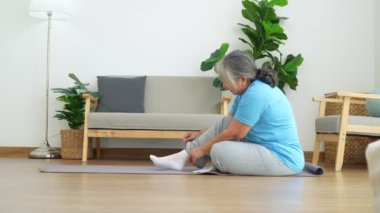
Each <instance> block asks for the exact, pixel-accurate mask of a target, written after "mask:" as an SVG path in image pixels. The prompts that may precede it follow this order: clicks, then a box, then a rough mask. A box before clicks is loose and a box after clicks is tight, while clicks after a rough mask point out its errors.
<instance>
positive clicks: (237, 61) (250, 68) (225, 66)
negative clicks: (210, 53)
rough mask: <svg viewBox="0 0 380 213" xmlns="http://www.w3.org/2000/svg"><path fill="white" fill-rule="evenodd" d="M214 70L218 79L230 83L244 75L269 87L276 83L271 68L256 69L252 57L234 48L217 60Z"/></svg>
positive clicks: (274, 74)
mask: <svg viewBox="0 0 380 213" xmlns="http://www.w3.org/2000/svg"><path fill="white" fill-rule="evenodd" d="M214 70H215V72H216V73H217V74H218V75H219V78H220V80H222V81H227V82H229V83H232V84H233V85H234V86H236V85H235V81H236V80H237V79H239V78H240V77H246V78H247V79H248V80H250V82H253V81H254V80H256V79H259V80H261V81H263V82H265V83H267V84H269V85H270V86H271V87H274V86H276V85H277V76H276V72H275V71H274V70H271V69H257V68H256V65H255V61H254V60H253V58H252V57H251V56H249V55H247V54H246V53H244V52H243V51H240V50H234V51H232V52H231V53H229V54H228V55H226V56H225V57H224V58H223V59H222V60H221V61H219V62H218V63H217V64H216V65H215V67H214Z"/></svg>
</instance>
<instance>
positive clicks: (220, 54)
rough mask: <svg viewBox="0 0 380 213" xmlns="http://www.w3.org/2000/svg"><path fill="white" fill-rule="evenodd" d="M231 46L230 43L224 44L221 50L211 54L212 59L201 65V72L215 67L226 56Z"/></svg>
mask: <svg viewBox="0 0 380 213" xmlns="http://www.w3.org/2000/svg"><path fill="white" fill-rule="evenodd" d="M229 46H230V45H229V44H228V43H223V44H222V45H221V46H220V48H219V49H217V50H215V51H214V52H213V53H211V55H210V57H209V58H208V59H206V60H204V61H202V63H201V70H202V71H208V70H210V69H212V68H213V67H214V65H215V64H216V63H217V62H218V61H220V60H221V59H222V58H223V57H224V55H225V54H226V52H227V50H228V47H229Z"/></svg>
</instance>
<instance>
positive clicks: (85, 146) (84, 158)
mask: <svg viewBox="0 0 380 213" xmlns="http://www.w3.org/2000/svg"><path fill="white" fill-rule="evenodd" d="M86 133H87V132H86V131H85V134H84V136H83V153H82V162H84V163H85V162H87V153H88V137H87V134H86Z"/></svg>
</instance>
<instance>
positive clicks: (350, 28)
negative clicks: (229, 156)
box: [0, 0, 375, 150]
mask: <svg viewBox="0 0 380 213" xmlns="http://www.w3.org/2000/svg"><path fill="white" fill-rule="evenodd" d="M76 2H77V5H76V6H77V7H76V10H75V13H74V15H73V17H72V19H71V20H69V21H68V22H54V23H53V33H52V65H51V70H52V72H51V78H50V79H51V87H66V86H68V85H70V84H71V82H70V80H69V79H68V78H67V73H69V72H74V73H76V74H77V76H78V77H80V79H82V80H83V81H85V82H90V83H91V85H92V87H95V84H96V76H97V75H117V74H127V75H187V76H198V75H213V73H212V72H210V73H202V72H201V71H200V70H199V64H200V62H201V61H202V60H203V59H205V58H206V57H207V56H208V55H209V54H210V52H211V51H213V50H214V49H215V48H217V47H218V46H219V45H220V43H222V42H223V41H227V42H230V43H231V46H232V48H242V47H243V45H242V44H241V42H240V41H238V37H239V36H241V33H240V31H239V28H238V26H237V25H236V23H237V22H245V20H244V19H242V18H241V15H240V11H241V3H240V1H238V0H236V1H232V0H207V1H205V0H193V1H182V0H163V1H154V0H147V1H122V0H107V1H106V0H77V1H76ZM28 3H29V2H28V0H18V1H13V0H1V1H0V26H1V28H0V29H1V33H0V47H1V48H0V70H1V72H2V78H1V80H0V81H1V82H0V91H2V92H1V93H0V100H1V104H0V106H1V110H0V116H1V118H2V119H1V120H0V131H1V133H0V136H1V137H0V146H27V147H32V146H39V145H40V143H41V141H42V139H43V137H44V98H45V97H44V88H45V80H44V75H45V52H46V50H45V46H46V21H41V20H38V19H35V18H32V17H29V16H28V14H27V10H28ZM373 6H374V2H373V0H364V1H356V0H336V1H328V0H322V1H304V0H293V1H290V4H289V5H288V6H287V7H286V8H282V9H281V10H280V11H279V12H280V14H281V15H283V16H287V17H289V19H288V20H287V21H286V22H285V30H286V32H287V34H288V37H289V40H288V41H287V44H286V47H285V48H284V49H283V52H285V53H288V52H289V53H302V55H303V56H304V58H305V62H304V64H303V66H302V68H301V69H300V70H299V87H298V90H297V91H296V92H293V91H291V92H288V97H289V99H290V101H291V103H292V105H293V108H294V111H295V115H296V120H297V123H298V127H299V135H300V138H301V143H302V145H303V147H304V148H305V150H311V149H312V144H313V137H314V118H315V116H316V110H317V105H316V104H315V103H312V101H311V98H312V97H313V96H316V95H322V94H323V93H326V92H329V91H335V90H350V91H367V90H369V89H371V88H373V86H374V81H373V78H374V76H375V73H374V65H375V60H374V43H375V42H374V20H375V18H374V11H373ZM54 96H55V94H52V95H51V99H50V105H51V106H50V117H51V118H50V130H49V135H50V136H51V138H50V141H51V143H52V144H53V145H54V146H59V130H60V129H61V128H64V127H66V126H65V124H64V123H63V122H60V121H57V120H56V119H54V118H52V116H53V114H54V110H55V109H57V108H58V107H59V103H57V102H56V101H55V100H54ZM152 144H153V143H151V144H150V145H152Z"/></svg>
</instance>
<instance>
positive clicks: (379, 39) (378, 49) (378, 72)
mask: <svg viewBox="0 0 380 213" xmlns="http://www.w3.org/2000/svg"><path fill="white" fill-rule="evenodd" d="M374 1H375V6H374V13H375V68H376V69H375V81H376V82H375V85H376V87H380V14H379V12H378V11H380V2H379V1H376V0H374Z"/></svg>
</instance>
